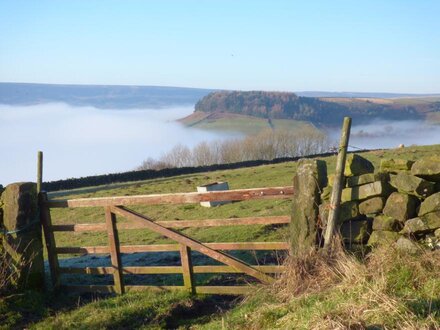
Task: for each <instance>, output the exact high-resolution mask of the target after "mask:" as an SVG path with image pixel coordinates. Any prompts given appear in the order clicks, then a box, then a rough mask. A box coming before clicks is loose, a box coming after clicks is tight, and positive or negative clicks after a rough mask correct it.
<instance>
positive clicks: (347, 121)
mask: <svg viewBox="0 0 440 330" xmlns="http://www.w3.org/2000/svg"><path fill="white" fill-rule="evenodd" d="M350 128H351V118H350V117H345V118H344V123H343V125H342V132H341V140H340V143H339V150H338V158H337V159H336V171H335V179H334V184H333V189H332V195H331V198H330V212H329V215H328V220H327V228H326V231H325V235H324V248H328V247H330V246H331V243H332V240H333V236H334V234H335V228H336V222H337V220H338V217H339V207H340V204H341V194H342V189H343V188H344V187H343V186H342V181H343V176H344V168H345V159H346V156H347V148H348V140H349V138H350Z"/></svg>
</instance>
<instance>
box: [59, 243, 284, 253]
mask: <svg viewBox="0 0 440 330" xmlns="http://www.w3.org/2000/svg"><path fill="white" fill-rule="evenodd" d="M203 245H206V246H208V247H210V248H211V249H215V250H223V251H232V250H273V251H276V250H288V249H289V244H288V243H286V242H240V243H237V242H234V243H203ZM179 249H180V248H179V244H151V245H122V246H121V247H120V249H119V250H120V251H121V253H134V252H172V251H179ZM54 251H55V252H56V253H57V254H108V253H110V248H109V247H108V246H82V247H70V246H63V247H58V248H55V250H54Z"/></svg>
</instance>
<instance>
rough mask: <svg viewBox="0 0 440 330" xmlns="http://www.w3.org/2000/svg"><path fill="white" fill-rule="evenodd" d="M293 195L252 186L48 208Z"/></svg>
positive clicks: (287, 189)
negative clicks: (250, 187) (248, 187)
mask: <svg viewBox="0 0 440 330" xmlns="http://www.w3.org/2000/svg"><path fill="white" fill-rule="evenodd" d="M291 195H293V188H292V187H273V188H252V189H236V190H225V191H211V192H205V193H199V192H191V193H174V194H152V195H140V196H121V197H98V198H78V199H66V200H61V199H60V200H50V201H48V202H46V205H47V206H48V207H49V208H65V207H91V206H103V207H106V206H128V205H157V204H191V203H200V202H221V201H244V200H250V199H274V198H275V199H276V198H289V196H291Z"/></svg>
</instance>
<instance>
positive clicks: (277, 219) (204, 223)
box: [52, 215, 290, 232]
mask: <svg viewBox="0 0 440 330" xmlns="http://www.w3.org/2000/svg"><path fill="white" fill-rule="evenodd" d="M155 223H157V224H159V225H161V226H163V227H165V228H191V227H197V228H201V227H220V226H242V225H273V224H288V223H290V216H287V215H286V216H271V217H247V218H232V219H206V220H169V221H155ZM117 227H118V230H126V229H142V228H146V226H145V225H144V224H140V223H118V224H117ZM52 228H53V231H73V232H91V231H105V230H106V226H105V224H104V223H82V224H65V225H53V226H52Z"/></svg>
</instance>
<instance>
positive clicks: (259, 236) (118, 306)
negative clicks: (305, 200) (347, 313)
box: [0, 145, 440, 329]
mask: <svg viewBox="0 0 440 330" xmlns="http://www.w3.org/2000/svg"><path fill="white" fill-rule="evenodd" d="M439 153H440V145H434V146H424V147H410V148H404V149H394V150H385V151H375V152H369V153H366V154H364V156H365V157H366V158H368V159H370V160H371V161H372V162H373V163H374V164H375V165H376V166H377V165H378V164H379V162H380V159H381V158H389V157H391V158H406V159H413V160H416V159H419V158H421V157H425V156H429V155H433V154H439ZM325 160H326V161H327V164H328V169H329V172H330V173H331V172H333V169H334V166H335V163H334V162H335V157H327V158H325ZM295 169H296V163H293V162H291V163H281V164H276V165H265V166H259V167H254V168H245V169H237V170H228V171H216V172H211V173H204V174H198V175H187V176H179V177H175V178H165V179H156V180H149V181H144V182H136V183H133V184H130V185H127V184H123V185H113V186H106V187H96V188H95V189H93V190H91V189H86V190H85V191H82V190H76V191H73V192H72V193H70V194H69V193H66V194H67V196H66V194H65V195H64V196H62V198H66V197H68V198H78V197H98V196H115V195H138V194H149V193H167V192H187V191H194V190H195V187H196V186H197V185H199V184H202V183H207V182H212V181H215V180H226V181H228V182H229V184H230V187H231V189H238V188H251V187H264V186H282V185H290V184H291V181H292V177H293V174H294V172H295ZM140 209H141V211H143V212H144V213H145V214H148V215H149V216H150V217H152V218H154V219H161V220H171V219H202V218H228V217H231V216H237V217H243V216H251V215H252V216H257V215H280V214H289V209H290V203H289V202H288V201H253V202H241V203H233V204H227V205H223V206H221V207H215V208H211V209H206V208H201V207H200V206H198V205H179V206H157V207H148V208H140ZM53 220H54V223H88V222H104V217H103V212H102V210H100V209H92V208H90V209H69V210H54V212H53ZM253 227H254V226H252V227H251V226H246V227H244V226H243V227H231V228H226V227H225V228H217V229H215V228H212V229H197V228H196V229H187V230H185V232H186V233H188V234H190V235H191V236H193V237H195V238H197V239H200V240H202V241H254V240H261V241H264V240H266V241H274V240H282V239H286V229H285V227H284V228H283V227H281V228H277V229H273V228H271V227H264V226H255V228H253ZM121 241H122V243H123V244H144V243H145V244H146V243H164V242H167V240H165V239H164V238H162V237H159V236H156V235H153V234H151V233H148V231H142V230H135V231H123V232H121ZM57 243H58V246H80V245H81V246H88V245H99V244H103V245H105V244H107V238H106V236H105V235H103V234H98V235H95V234H93V233H78V234H72V233H58V234H57ZM396 267H397V266H396ZM399 267H400V266H399ZM410 271H411V269H409V270H408V269H403V268H402V270H401V269H400V268H399V269H397V270H395V272H396V273H395V275H393V276H396V278H395V279H392V278H391V280H390V283H389V285H394V284H393V281H403V282H402V283H403V284H399V285H400V286H399V288H400V289H399V290H401V291H399V292H400V293H399V292H397V291H396V292H397V293H395V292H394V291H390V292H391V293H390V294H392V295H395V298H396V299H400V297H403V296H402V295H401V293H402V292H403V293H405V292H406V293H405V297H407V296H408V295H409V296H411V295H414V297H416V299H419V298H418V297H419V296H420V297H422V296H423V295H424V296H423V297H424V298H423V297H422V298H423V299H425V300H424V301H427V303H426V304H428V302H429V299H430V298H429V294H428V293H429V292H428V291H429V290H428V286H429V285H431V286H433V287H432V289H433V290H431V293H436V294H437V293H439V292H438V290H439V287H440V283H439V281H438V279H439V278H440V277H439V276H438V275H437V273H435V272H434V273H432V274H434V275H435V276H436V277H435V276H434V277H433V278H431V277H429V276H428V277H429V278H427V279H426V281H427V283H428V284H426V287H425V284H423V291H421V292H418V291H417V290H418V287H417V285H419V284H417V283H415V284H414V283H413V282H414V281H413V280H414V278H415V277H418V274H410V275H408V274H407V273H408V272H410ZM386 274H388V272H386ZM428 275H429V274H428ZM390 276H391V275H390ZM401 277H402V278H401ZM405 281H406V282H405ZM408 283H409V284H410V286H408V285H409V284H408ZM407 284H408V285H407ZM359 290H360V291H359ZM362 290H364V287H363V286H362V285H359V286H353V287H350V286H349V287H344V288H342V289H341V288H340V287H339V288H338V287H335V288H334V290H333V291H329V292H327V291H326V292H318V293H315V294H312V295H308V296H304V297H301V298H298V299H296V298H295V299H293V300H292V301H290V302H284V303H281V302H280V301H278V300H276V297H274V296H273V295H272V294H271V293H270V292H266V291H262V292H261V294H259V295H255V296H253V297H251V298H249V300H248V302H247V303H245V304H242V305H240V306H238V307H237V308H235V309H233V310H232V311H231V312H230V313H228V314H227V315H226V316H225V319H223V321H222V319H221V318H215V314H213V315H214V318H213V319H212V320H211V319H210V316H209V315H210V314H209V312H208V316H206V315H205V316H203V315H202V316H200V318H199V316H198V317H197V319H193V320H187V324H199V325H200V326H202V323H205V322H212V323H207V324H208V325H206V328H208V329H211V328H221V326H222V322H227V324H228V328H229V327H231V328H239V327H243V326H244V324H246V323H247V322H248V323H249V324H252V325H253V326H255V328H268V327H269V326H268V324H280V327H281V325H283V324H290V323H283V322H284V321H279V319H281V318H282V319H284V320H285V319H286V318H287V319H290V321H288V322H291V324H298V326H305V327H306V328H307V327H308V326H306V325H307V324H309V325H310V324H312V323H307V322H309V321H310V322H312V321H311V320H312V319H315V318H318V319H320V318H321V317H326V315H327V316H328V315H329V313H330V314H331V311H333V310H336V312H335V313H336V315H338V314H337V313H338V309H337V308H336V307H337V306H339V304H340V303H341V304H342V303H344V302H350V303H351V304H352V305H353V306H357V305H356V304H359V303H360V301H359V299H360V298H359V297H361V295H362V294H363V293H362V292H363V291H362ZM405 290H406V291H405ZM345 291H347V292H345ZM361 291H362V292H361ZM393 292H394V293H393ZM427 292H428V293H427ZM364 293H365V292H364ZM403 293H402V294H403ZM393 297H394V296H393ZM422 298H420V299H422ZM428 298H429V299H428ZM11 299H12V301H13V302H12V303H11V302H10V301H11V300H7V299H6V300H5V299H1V300H0V311H1V315H2V316H0V324H4V325H5V326H4V327H3V328H10V327H12V325H14V324H15V325H20V324H21V325H25V324H28V323H32V322H36V321H38V320H40V319H43V321H42V322H43V323H41V324H40V325H38V327H39V328H63V326H62V325H61V324H66V326H65V328H67V327H69V326H68V325H71V326H72V327H73V326H75V327H78V328H89V327H96V324H98V323H96V320H99V322H100V323H99V324H102V325H101V327H102V328H108V325H109V324H111V322H115V325H118V326H119V328H123V325H124V324H127V323H124V322H140V323H133V324H134V325H135V324H139V325H140V324H144V325H145V326H146V328H148V327H150V326H151V328H155V327H156V328H157V327H166V326H167V325H169V324H168V323H167V322H169V321H167V318H166V317H165V316H166V315H174V314H173V313H177V312H176V311H175V309H178V310H181V309H182V307H181V306H180V305H181V304H182V303H181V302H182V301H193V300H188V297H187V296H185V295H182V296H180V295H175V294H166V295H165V294H155V293H142V294H140V293H130V294H127V295H126V296H125V297H124V298H121V297H116V298H110V299H106V300H102V301H97V302H92V303H89V302H87V303H85V306H84V307H79V308H76V309H73V310H72V311H67V310H66V305H69V306H72V303H71V299H79V298H68V299H70V300H69V301H70V303H69V304H66V305H63V306H61V307H59V306H56V307H53V306H52V304H53V302H52V303H50V302H48V301H60V300H61V301H62V300H63V299H67V298H66V297H65V296H61V297H57V298H56V299H49V298H47V297H45V296H43V295H38V294H35V295H31V298H29V299H24V298H23V299H21V298H17V297H13V298H11ZM14 299H18V302H17V301H15V302H14ZM20 299H21V300H20ZM201 299H202V298H201ZM203 299H208V300H206V303H207V304H209V301H210V300H209V299H211V298H203ZM32 301H35V303H34V304H32ZM262 301H264V303H265V305H262ZM434 303H435V304H434V307H436V308H438V302H434ZM163 304H165V305H166V306H168V307H167V308H168V309H166V308H165V309H161V308H162V307H161V306H163ZM188 304H191V303H190V302H188ZM426 304H425V305H426ZM436 304H437V305H436ZM79 305H81V304H79ZM422 305H423V304H422ZM425 305H423V306H421V307H420V306H419V307H420V308H421V309H423V308H425V307H426V306H425ZM130 306H132V310H130V308H131V307H130ZM176 306H177V307H176ZM179 306H180V307H179ZM359 306H360V305H359ZM266 307H267V308H266ZM419 307H417V308H419ZM431 307H432V301H431ZM156 308H157V309H156ZM261 308H263V309H261ZM353 308H354V307H353ZM359 308H360V307H359ZM426 308H427V307H426ZM426 308H425V309H426ZM23 311H24V313H23ZM193 312H194V311H193ZM193 312H191V313H193ZM151 313H152V314H154V315H156V314H157V315H158V316H157V318H153V319H152V318H151V317H150V316H148V315H150V314H151ZM194 313H195V312H194ZM200 313H201V314H203V312H200ZM300 313H303V314H300ZM341 313H342V311H341ZM20 314H23V315H24V316H21V315H20ZM245 314H246V315H252V316H246V315H245ZM425 314H426V313H425ZM425 314H423V313H422V312H421V313H420V314H417V315H419V316H416V319H420V320H423V315H425ZM49 315H52V317H51V318H48V319H47V316H49ZM130 315H132V316H130ZM161 315H165V316H163V317H162V316H161ZM258 315H262V318H260V317H259V316H258ZM312 315H313V317H312ZM132 317H133V320H131V318H132ZM304 317H305V321H304V322H305V323H304V322H303V323H301V324H300V323H294V322H299V321H298V320H296V321H295V318H304ZM359 317H360V316H359ZM437 318H438V315H437ZM139 319H141V320H139ZM142 320H143V321H142ZM225 320H226V321H225ZM307 320H308V321H307ZM151 322H153V323H151ZM161 322H162V323H161ZM276 322H279V323H276ZM286 322H287V321H286ZM292 322H293V323H292ZM313 322H314V321H313ZM387 322H388V321H387ZM389 322H397V321H393V320H391V321H389ZM129 324H130V323H129ZM394 324H396V323H394ZM147 325H148V326H147ZM287 327H290V326H287ZM116 328H118V327H116Z"/></svg>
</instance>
